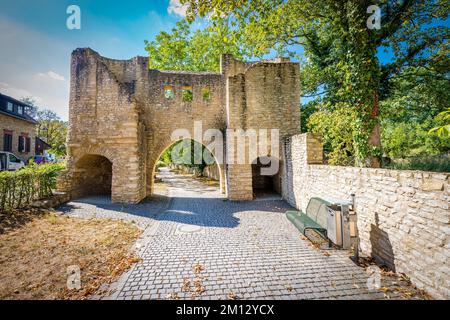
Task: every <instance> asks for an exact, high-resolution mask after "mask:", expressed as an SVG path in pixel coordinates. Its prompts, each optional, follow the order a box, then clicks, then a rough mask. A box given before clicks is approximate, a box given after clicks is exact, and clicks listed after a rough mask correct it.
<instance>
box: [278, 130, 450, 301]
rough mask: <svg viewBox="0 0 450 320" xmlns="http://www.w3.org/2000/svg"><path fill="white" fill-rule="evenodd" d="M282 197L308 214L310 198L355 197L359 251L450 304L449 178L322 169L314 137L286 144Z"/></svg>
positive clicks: (416, 173) (296, 138) (299, 137)
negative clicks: (448, 300) (402, 274)
mask: <svg viewBox="0 0 450 320" xmlns="http://www.w3.org/2000/svg"><path fill="white" fill-rule="evenodd" d="M284 152H285V155H286V163H287V165H286V168H285V174H286V177H288V179H286V180H285V182H284V183H285V185H284V188H283V197H284V198H285V199H287V200H288V202H289V203H290V204H292V205H293V206H295V207H297V208H299V209H303V210H305V209H306V206H307V203H308V201H309V199H310V198H311V197H315V196H318V197H322V198H325V199H327V198H332V199H344V200H349V199H350V195H351V194H352V193H354V194H355V195H356V197H355V205H356V213H357V216H358V230H359V237H360V247H361V250H362V252H363V253H365V254H368V255H371V256H372V257H374V258H375V259H377V260H378V261H379V262H381V263H384V264H386V265H387V266H389V267H390V268H392V269H394V270H395V271H396V272H399V273H401V272H402V273H405V274H406V275H408V276H409V277H410V278H411V281H412V282H413V283H414V284H415V285H417V286H418V287H419V288H424V289H426V290H427V291H428V292H429V293H430V294H432V295H433V296H434V297H437V298H446V299H448V298H450V266H449V261H450V244H449V240H450V210H449V203H450V193H449V192H450V186H449V176H450V174H449V173H433V172H423V171H406V170H404V171H399V170H386V169H371V168H354V167H339V166H328V165H323V164H322V163H323V152H322V145H321V143H320V141H319V140H318V139H317V138H316V137H314V136H313V135H311V134H301V135H296V136H293V137H291V138H289V139H287V140H286V143H285V148H284Z"/></svg>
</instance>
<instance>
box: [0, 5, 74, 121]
mask: <svg viewBox="0 0 450 320" xmlns="http://www.w3.org/2000/svg"><path fill="white" fill-rule="evenodd" d="M0 30H2V31H3V30H6V31H7V32H0V43H8V46H3V47H2V48H1V52H0V55H1V59H0V92H2V93H4V94H6V95H9V96H11V97H13V98H16V99H20V98H22V97H32V98H33V99H34V100H36V103H37V104H38V105H39V106H40V107H42V108H45V109H50V110H52V111H55V112H56V113H57V114H58V115H60V116H61V118H63V119H65V120H66V119H67V118H68V113H69V81H68V80H67V79H68V77H69V73H70V68H69V66H70V64H69V57H70V52H71V51H72V50H73V48H74V46H73V45H71V44H70V43H69V44H68V43H66V42H63V41H61V40H60V39H58V38H54V37H50V36H48V35H46V34H44V33H41V32H39V31H36V30H34V29H32V28H29V27H27V26H26V25H23V24H21V23H18V22H15V21H12V20H10V19H9V18H8V17H4V16H3V15H2V14H1V13H0ZM11 35H13V37H11ZM30 47H31V48H33V50H31V51H30V50H29V48H30ZM43 70H45V71H43Z"/></svg>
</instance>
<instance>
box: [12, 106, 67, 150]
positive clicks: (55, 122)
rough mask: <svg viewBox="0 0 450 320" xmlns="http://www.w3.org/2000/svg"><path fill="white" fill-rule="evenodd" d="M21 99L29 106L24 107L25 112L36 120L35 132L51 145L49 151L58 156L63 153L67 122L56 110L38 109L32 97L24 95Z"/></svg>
mask: <svg viewBox="0 0 450 320" xmlns="http://www.w3.org/2000/svg"><path fill="white" fill-rule="evenodd" d="M21 101H22V102H24V103H26V104H27V105H28V106H29V107H28V108H27V109H26V112H27V114H28V115H30V116H31V117H33V118H34V119H35V120H36V121H37V122H38V127H37V129H36V134H37V136H38V137H39V138H41V139H42V140H44V141H45V142H46V143H48V144H49V145H50V146H51V147H52V148H51V150H50V152H52V153H54V154H56V155H59V156H62V155H65V154H66V137H67V130H68V123H67V122H65V121H62V120H61V118H60V117H59V116H58V115H57V114H56V112H54V111H51V110H48V109H40V108H39V106H38V105H37V104H36V101H35V100H34V99H33V98H32V97H24V98H22V99H21Z"/></svg>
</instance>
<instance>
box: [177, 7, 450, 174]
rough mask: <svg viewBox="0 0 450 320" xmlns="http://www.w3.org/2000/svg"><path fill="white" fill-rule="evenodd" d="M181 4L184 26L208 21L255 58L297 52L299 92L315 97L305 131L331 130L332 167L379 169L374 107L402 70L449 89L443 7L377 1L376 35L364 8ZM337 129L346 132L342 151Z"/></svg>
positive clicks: (377, 113)
mask: <svg viewBox="0 0 450 320" xmlns="http://www.w3.org/2000/svg"><path fill="white" fill-rule="evenodd" d="M182 3H188V4H189V8H188V19H189V20H190V21H192V20H194V19H195V18H196V17H197V16H201V17H204V16H207V15H208V16H209V19H210V20H211V21H212V26H213V30H220V29H222V30H223V29H226V30H228V31H229V32H230V33H231V35H230V36H229V37H228V38H229V39H239V41H240V43H242V44H243V45H244V46H245V50H244V51H246V52H250V53H251V54H253V55H255V56H261V55H264V54H266V53H268V52H269V51H270V50H271V49H275V50H276V51H277V53H278V54H285V53H288V54H290V55H291V56H295V47H292V46H298V45H301V46H303V48H304V59H303V61H302V62H303V63H302V75H305V76H302V79H301V80H302V84H303V90H304V93H305V94H308V95H317V99H316V100H315V104H316V106H315V108H316V109H318V110H320V114H319V115H316V114H315V113H314V114H312V116H311V120H310V121H308V122H309V123H308V127H309V129H310V130H312V131H315V132H323V131H324V127H323V125H322V126H321V123H322V122H320V121H317V120H318V118H320V119H321V120H322V121H325V122H326V123H327V125H328V129H331V128H332V127H333V129H334V133H333V134H329V135H328V136H326V137H325V143H326V145H328V146H329V147H330V148H331V149H332V152H331V156H332V161H333V162H335V163H337V164H339V163H341V164H345V163H349V162H354V163H356V164H357V165H360V166H362V165H372V166H378V165H380V163H379V160H378V159H379V157H380V156H381V149H380V142H381V141H380V127H379V126H380V101H382V102H383V101H384V100H385V99H388V98H389V97H390V95H391V93H392V86H393V82H394V81H395V80H394V79H398V78H399V77H402V76H403V75H404V72H405V69H407V68H409V70H410V71H412V70H413V69H414V68H418V69H416V71H420V77H423V79H424V81H429V80H430V79H444V80H447V81H448V62H449V59H448V44H447V42H446V40H445V39H447V38H448V28H447V27H445V26H442V25H439V23H436V21H443V20H445V19H447V18H448V12H449V1H448V0H431V1H429V0H427V1H425V0H404V1H394V0H381V1H378V5H379V7H380V9H381V12H382V17H381V28H380V29H370V28H368V27H367V25H366V22H367V20H368V18H369V15H368V14H367V9H368V7H369V6H370V5H372V4H373V2H372V1H369V0H346V1H335V0H324V1H321V2H320V3H318V2H317V1H313V0H305V1H297V0H257V1H243V0H238V1H221V0H200V1H198V0H182ZM293 48H294V49H293ZM383 49H384V50H386V51H387V52H390V53H391V54H392V59H391V60H390V61H389V62H388V63H384V64H382V63H380V61H379V59H378V52H379V50H383ZM310 107H311V105H310ZM338 128H344V129H345V134H344V135H345V137H346V138H345V143H344V142H343V141H342V139H343V138H342V136H341V135H339V134H337V132H338V131H339V129H338Z"/></svg>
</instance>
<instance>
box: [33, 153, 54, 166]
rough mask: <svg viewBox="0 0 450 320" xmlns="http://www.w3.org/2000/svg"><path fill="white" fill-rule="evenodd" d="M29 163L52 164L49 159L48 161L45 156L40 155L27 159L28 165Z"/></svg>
mask: <svg viewBox="0 0 450 320" xmlns="http://www.w3.org/2000/svg"><path fill="white" fill-rule="evenodd" d="M30 161H33V162H34V163H36V164H44V163H49V162H52V161H51V159H49V158H48V157H46V156H42V155H35V156H33V157H31V158H29V159H28V163H30Z"/></svg>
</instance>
